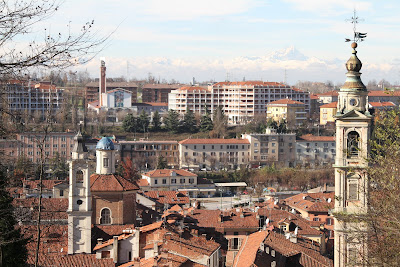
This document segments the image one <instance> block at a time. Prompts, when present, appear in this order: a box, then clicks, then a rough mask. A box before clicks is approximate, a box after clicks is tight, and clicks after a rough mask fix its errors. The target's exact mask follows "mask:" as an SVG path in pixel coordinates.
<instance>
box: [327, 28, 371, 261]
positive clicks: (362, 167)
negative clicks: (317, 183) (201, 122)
mask: <svg viewBox="0 0 400 267" xmlns="http://www.w3.org/2000/svg"><path fill="white" fill-rule="evenodd" d="M356 34H360V33H357V32H355V37H356ZM356 40H357V39H356V38H355V41H354V42H353V43H352V44H351V48H352V49H353V51H352V55H351V56H350V59H349V60H348V61H347V63H346V69H347V71H348V72H347V74H346V76H347V78H346V82H345V83H344V85H343V87H342V88H340V91H339V99H338V106H337V114H336V158H335V164H334V166H333V167H334V168H335V198H336V200H335V213H336V214H343V215H346V214H349V215H357V214H362V213H365V212H366V211H367V205H368V201H367V200H368V176H367V172H366V168H367V167H368V160H367V159H368V155H369V145H368V140H369V139H370V136H371V132H372V126H371V122H372V116H371V114H370V113H369V111H368V91H367V88H366V87H365V85H364V84H363V82H362V81H361V78H360V75H361V73H360V70H361V67H362V63H361V61H360V60H359V59H358V57H357V51H356V48H357V42H356ZM338 217H340V216H337V217H336V219H335V251H334V254H335V260H334V262H335V267H336V266H337V267H339V266H341V267H342V266H349V265H351V266H362V265H363V263H362V262H363V260H365V257H366V255H367V247H366V242H365V241H366V237H364V236H363V234H362V232H363V231H362V229H363V226H362V225H360V224H356V223H349V222H345V221H343V220H341V219H339V218H338Z"/></svg>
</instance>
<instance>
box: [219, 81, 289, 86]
mask: <svg viewBox="0 0 400 267" xmlns="http://www.w3.org/2000/svg"><path fill="white" fill-rule="evenodd" d="M234 85H242V86H246V85H250V86H277V87H278V86H283V87H288V86H287V85H285V84H283V83H277V82H263V81H245V82H219V83H216V84H214V85H213V86H234Z"/></svg>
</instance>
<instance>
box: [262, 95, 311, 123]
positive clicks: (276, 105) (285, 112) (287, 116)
mask: <svg viewBox="0 0 400 267" xmlns="http://www.w3.org/2000/svg"><path fill="white" fill-rule="evenodd" d="M307 114H308V112H306V111H305V110H304V103H302V102H299V101H294V100H291V99H288V98H286V99H280V100H277V101H273V102H270V103H268V104H267V118H269V119H273V120H275V121H277V122H280V121H282V120H285V121H286V123H287V126H288V128H296V127H297V126H300V125H302V124H303V123H304V122H306V121H307Z"/></svg>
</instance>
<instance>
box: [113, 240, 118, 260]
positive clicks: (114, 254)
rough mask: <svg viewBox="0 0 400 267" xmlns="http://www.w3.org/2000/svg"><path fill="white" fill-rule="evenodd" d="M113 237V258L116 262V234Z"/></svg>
mask: <svg viewBox="0 0 400 267" xmlns="http://www.w3.org/2000/svg"><path fill="white" fill-rule="evenodd" d="M113 239H114V243H113V260H114V262H115V263H118V236H114V237H113Z"/></svg>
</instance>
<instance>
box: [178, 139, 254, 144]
mask: <svg viewBox="0 0 400 267" xmlns="http://www.w3.org/2000/svg"><path fill="white" fill-rule="evenodd" d="M179 144H182V145H186V144H188V145H190V144H206V145H209V144H210V145H211V144H247V145H248V144H250V142H249V140H247V139H222V138H221V139H195V138H192V139H185V140H182V141H180V142H179Z"/></svg>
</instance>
